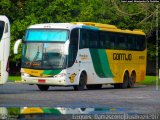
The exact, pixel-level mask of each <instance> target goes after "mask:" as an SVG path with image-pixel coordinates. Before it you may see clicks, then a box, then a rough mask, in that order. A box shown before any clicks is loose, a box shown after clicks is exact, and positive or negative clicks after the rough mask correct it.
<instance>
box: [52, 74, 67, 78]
mask: <svg viewBox="0 0 160 120" xmlns="http://www.w3.org/2000/svg"><path fill="white" fill-rule="evenodd" d="M65 76H66V74H65V73H60V74H58V75H54V76H53V77H54V78H59V77H65Z"/></svg>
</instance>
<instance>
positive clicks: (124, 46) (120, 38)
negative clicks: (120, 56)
mask: <svg viewBox="0 0 160 120" xmlns="http://www.w3.org/2000/svg"><path fill="white" fill-rule="evenodd" d="M117 40H118V42H119V44H118V47H117V48H118V49H122V50H126V49H127V44H126V38H125V36H124V35H123V34H118V36H117Z"/></svg>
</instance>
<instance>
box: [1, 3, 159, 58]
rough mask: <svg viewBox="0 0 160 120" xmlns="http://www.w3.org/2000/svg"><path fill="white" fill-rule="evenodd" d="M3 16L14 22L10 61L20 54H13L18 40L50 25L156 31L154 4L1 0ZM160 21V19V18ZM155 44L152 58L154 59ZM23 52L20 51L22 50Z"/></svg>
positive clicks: (12, 25)
mask: <svg viewBox="0 0 160 120" xmlns="http://www.w3.org/2000/svg"><path fill="white" fill-rule="evenodd" d="M0 10H1V11H0V14H4V15H6V16H7V17H8V18H9V19H10V22H11V61H17V60H19V59H20V58H21V54H18V55H14V54H13V45H14V43H15V41H16V40H17V39H20V38H22V39H24V35H25V30H26V29H27V27H28V26H29V25H32V24H38V23H48V22H59V23H60V22H75V21H91V22H99V23H107V24H114V25H116V26H118V27H120V28H122V29H131V30H132V29H142V30H143V31H145V32H146V33H147V36H149V35H150V33H151V31H152V30H154V29H155V26H156V24H155V4H151V3H149V4H146V3H134V4H131V3H130V4H127V3H121V2H120V1H116V0H34V1H33V0H1V1H0ZM159 19H160V18H159ZM153 47H154V46H153V44H151V46H150V45H149V47H148V48H149V50H148V51H149V53H148V54H150V55H149V56H150V57H152V56H154V55H155V49H153ZM20 51H21V49H20Z"/></svg>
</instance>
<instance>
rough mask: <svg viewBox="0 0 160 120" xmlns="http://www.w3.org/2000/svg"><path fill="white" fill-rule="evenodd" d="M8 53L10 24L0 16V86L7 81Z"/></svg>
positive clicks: (4, 17)
mask: <svg viewBox="0 0 160 120" xmlns="http://www.w3.org/2000/svg"><path fill="white" fill-rule="evenodd" d="M9 53H10V23H9V20H8V18H7V17H6V16H4V15H0V84H4V83H6V82H7V79H8V71H9V61H8V58H9Z"/></svg>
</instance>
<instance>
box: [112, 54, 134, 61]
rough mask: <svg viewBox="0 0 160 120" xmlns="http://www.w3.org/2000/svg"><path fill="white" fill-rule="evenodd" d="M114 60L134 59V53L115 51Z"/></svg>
mask: <svg viewBox="0 0 160 120" xmlns="http://www.w3.org/2000/svg"><path fill="white" fill-rule="evenodd" d="M113 60H129V61H130V60H132V54H125V53H113Z"/></svg>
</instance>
